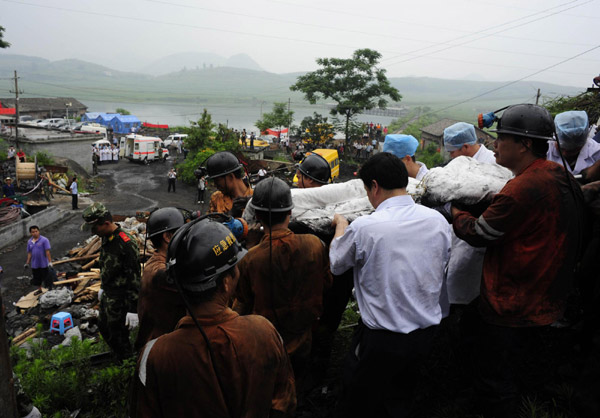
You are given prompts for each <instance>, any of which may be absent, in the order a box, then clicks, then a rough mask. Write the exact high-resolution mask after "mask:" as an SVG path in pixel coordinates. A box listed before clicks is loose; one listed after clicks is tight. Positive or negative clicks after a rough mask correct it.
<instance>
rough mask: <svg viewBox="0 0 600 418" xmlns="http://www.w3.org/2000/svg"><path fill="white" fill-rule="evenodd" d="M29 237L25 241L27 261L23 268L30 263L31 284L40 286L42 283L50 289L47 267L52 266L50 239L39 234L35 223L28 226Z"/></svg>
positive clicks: (50, 279)
mask: <svg viewBox="0 0 600 418" xmlns="http://www.w3.org/2000/svg"><path fill="white" fill-rule="evenodd" d="M29 233H30V234H31V239H30V240H29V241H28V242H27V261H26V262H25V266H24V268H28V267H29V266H30V265H31V272H32V274H33V279H32V280H31V284H33V285H35V286H39V288H40V289H41V288H42V283H43V284H44V286H45V287H46V288H47V289H52V278H51V276H50V274H48V273H49V272H48V267H52V256H51V255H50V241H48V238H46V237H44V236H43V235H40V228H39V227H38V226H36V225H32V226H30V227H29Z"/></svg>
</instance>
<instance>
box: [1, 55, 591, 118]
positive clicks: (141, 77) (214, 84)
mask: <svg viewBox="0 0 600 418" xmlns="http://www.w3.org/2000/svg"><path fill="white" fill-rule="evenodd" d="M178 55H180V54H178ZM193 55H194V56H195V57H196V59H201V60H205V61H207V60H209V59H212V58H215V59H216V58H218V56H217V55H211V54H193ZM185 56H187V55H186V54H184V56H182V57H181V58H182V60H181V61H178V60H175V59H173V58H172V57H177V56H171V58H172V59H166V58H165V59H164V60H159V61H157V63H158V62H163V64H164V65H165V66H166V65H170V64H171V63H174V62H176V61H177V62H185V59H184V58H185ZM167 58H169V57H167ZM247 59H248V60H250V61H251V59H250V58H248V57H247V56H245V55H237V56H234V57H231V58H229V62H230V63H232V62H233V63H235V62H237V63H244V62H247ZM187 62H189V63H191V61H187ZM221 62H223V63H225V62H227V60H224V61H221ZM251 62H252V63H253V61H251ZM254 64H256V63H254ZM249 65H250V64H249ZM158 67H159V65H158V64H156V65H155V68H156V69H157V71H158ZM14 70H17V71H18V73H19V77H20V80H19V88H20V89H22V90H23V91H24V93H23V97H48V96H57V97H64V96H69V97H75V98H77V99H78V100H80V101H82V102H84V103H85V101H86V100H93V101H101V102H102V101H105V102H116V103H123V104H127V103H139V104H157V105H162V104H164V105H169V106H176V105H178V104H190V103H191V104H194V105H198V106H206V107H211V106H213V107H214V106H215V105H217V104H223V105H238V104H244V103H255V104H256V103H264V104H269V105H270V104H271V103H272V102H274V101H282V102H283V101H287V100H288V98H289V99H291V100H292V101H293V102H295V103H297V104H299V103H301V102H302V101H303V95H302V94H301V93H298V92H291V91H290V90H289V86H290V85H292V84H293V83H294V82H295V81H296V79H297V77H298V76H299V75H301V74H302V73H300V72H298V73H288V74H274V73H269V72H266V71H262V70H260V69H259V70H251V69H245V68H236V67H233V66H222V67H215V66H214V65H213V67H212V68H211V67H210V66H207V67H206V68H204V66H201V65H196V66H192V65H189V67H188V66H185V69H183V68H179V69H178V70H177V71H172V72H169V73H167V74H164V75H160V76H150V75H146V74H140V73H128V72H121V71H116V70H112V69H110V68H108V67H104V66H102V65H98V64H92V63H89V62H85V61H81V60H75V59H68V60H60V61H49V60H45V59H42V58H37V57H26V56H21V55H11V54H5V53H0V79H5V80H6V79H8V78H9V77H12V76H13V72H14ZM166 70H167V68H166V67H163V69H162V70H161V71H166ZM390 83H391V84H392V85H393V86H394V87H396V88H397V89H398V90H399V91H400V93H401V94H402V96H403V99H402V102H401V105H407V106H411V105H426V106H432V107H437V108H442V107H444V106H447V105H450V104H453V103H458V102H460V101H464V100H467V99H470V98H472V97H476V96H479V95H482V94H484V93H487V92H490V91H493V90H495V89H498V88H499V87H501V86H503V85H504V84H506V82H491V81H477V80H445V79H438V78H428V77H392V78H390ZM12 88H13V86H12V85H11V82H10V81H8V80H6V81H0V89H2V94H3V95H6V94H9V93H8V91H9V89H12ZM538 88H539V89H541V91H542V96H543V97H548V96H549V97H555V96H559V95H574V94H577V93H579V92H581V91H582V90H583V88H581V89H577V88H575V87H567V86H559V85H554V84H548V83H542V82H536V81H521V82H518V83H515V84H512V85H509V86H507V87H504V88H501V89H498V90H497V91H493V92H492V93H491V94H486V95H483V96H481V98H478V99H477V100H475V101H470V102H469V105H470V107H475V106H477V103H482V102H485V103H486V106H491V104H492V103H493V104H494V105H495V104H496V103H497V104H501V105H507V104H511V103H521V102H532V101H533V100H534V97H535V94H536V92H537V89H538ZM391 106H394V105H393V104H391Z"/></svg>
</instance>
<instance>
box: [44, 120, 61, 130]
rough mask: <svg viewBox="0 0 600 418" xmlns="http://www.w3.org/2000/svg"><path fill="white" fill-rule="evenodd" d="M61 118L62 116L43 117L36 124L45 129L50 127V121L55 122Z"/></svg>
mask: <svg viewBox="0 0 600 418" xmlns="http://www.w3.org/2000/svg"><path fill="white" fill-rule="evenodd" d="M61 120H63V119H62V118H51V119H44V120H43V121H41V122H40V123H38V126H39V127H41V128H46V129H50V124H51V123H56V122H58V121H61Z"/></svg>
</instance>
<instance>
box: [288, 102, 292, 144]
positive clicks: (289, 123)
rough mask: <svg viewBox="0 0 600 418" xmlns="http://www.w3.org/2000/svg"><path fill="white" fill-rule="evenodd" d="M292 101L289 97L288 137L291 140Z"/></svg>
mask: <svg viewBox="0 0 600 418" xmlns="http://www.w3.org/2000/svg"><path fill="white" fill-rule="evenodd" d="M291 102H292V99H291V98H289V97H288V132H287V137H288V141H289V140H290V133H291V132H290V125H291V124H292V117H291V116H290V104H291Z"/></svg>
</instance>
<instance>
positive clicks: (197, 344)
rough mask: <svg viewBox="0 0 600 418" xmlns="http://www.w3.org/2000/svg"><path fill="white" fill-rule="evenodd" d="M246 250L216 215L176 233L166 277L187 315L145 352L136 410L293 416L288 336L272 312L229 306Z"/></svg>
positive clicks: (172, 413)
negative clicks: (284, 339)
mask: <svg viewBox="0 0 600 418" xmlns="http://www.w3.org/2000/svg"><path fill="white" fill-rule="evenodd" d="M245 255H246V251H245V250H243V249H242V247H241V246H240V244H239V243H238V242H237V241H236V239H235V236H234V235H233V234H232V233H231V232H230V231H229V229H227V228H226V227H225V226H223V225H222V224H221V223H219V222H216V221H213V220H211V219H207V218H200V219H198V220H196V221H193V222H190V223H188V224H186V225H185V226H183V227H181V228H180V229H179V230H178V231H177V232H176V234H175V235H174V236H173V239H172V240H171V242H170V244H169V249H168V253H167V260H168V261H167V265H168V268H167V277H168V278H169V280H171V281H173V282H174V284H175V286H176V287H177V289H178V291H179V292H180V294H181V295H182V297H183V300H184V301H185V303H186V307H187V309H188V315H187V316H185V317H184V318H182V319H181V320H180V321H179V323H178V324H177V329H176V330H175V331H173V332H171V333H169V334H165V335H163V336H161V337H159V338H157V339H155V340H151V341H149V342H148V343H147V344H146V346H145V347H144V349H143V351H142V352H141V353H140V356H139V358H138V365H137V368H136V374H135V376H134V378H135V379H136V380H137V384H138V386H139V387H140V389H139V391H138V396H137V412H136V413H137V415H136V416H138V417H201V416H202V417H232V418H233V417H247V418H262V417H276V416H280V417H288V416H293V414H294V412H295V408H296V394H295V389H294V377H293V372H292V369H291V367H290V364H289V359H288V357H287V354H286V352H285V348H284V346H283V343H282V341H281V337H280V336H279V334H278V333H277V331H276V330H275V328H274V327H273V325H272V324H271V323H270V322H269V321H268V320H267V319H265V318H263V317H261V316H258V315H247V316H239V315H238V314H237V313H236V312H234V311H232V310H231V309H230V308H229V307H228V303H229V300H230V298H231V296H232V295H233V292H234V291H235V288H236V286H237V283H238V279H239V270H238V267H237V263H238V262H239V261H240V260H241V259H242V258H243V257H244V256H245Z"/></svg>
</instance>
